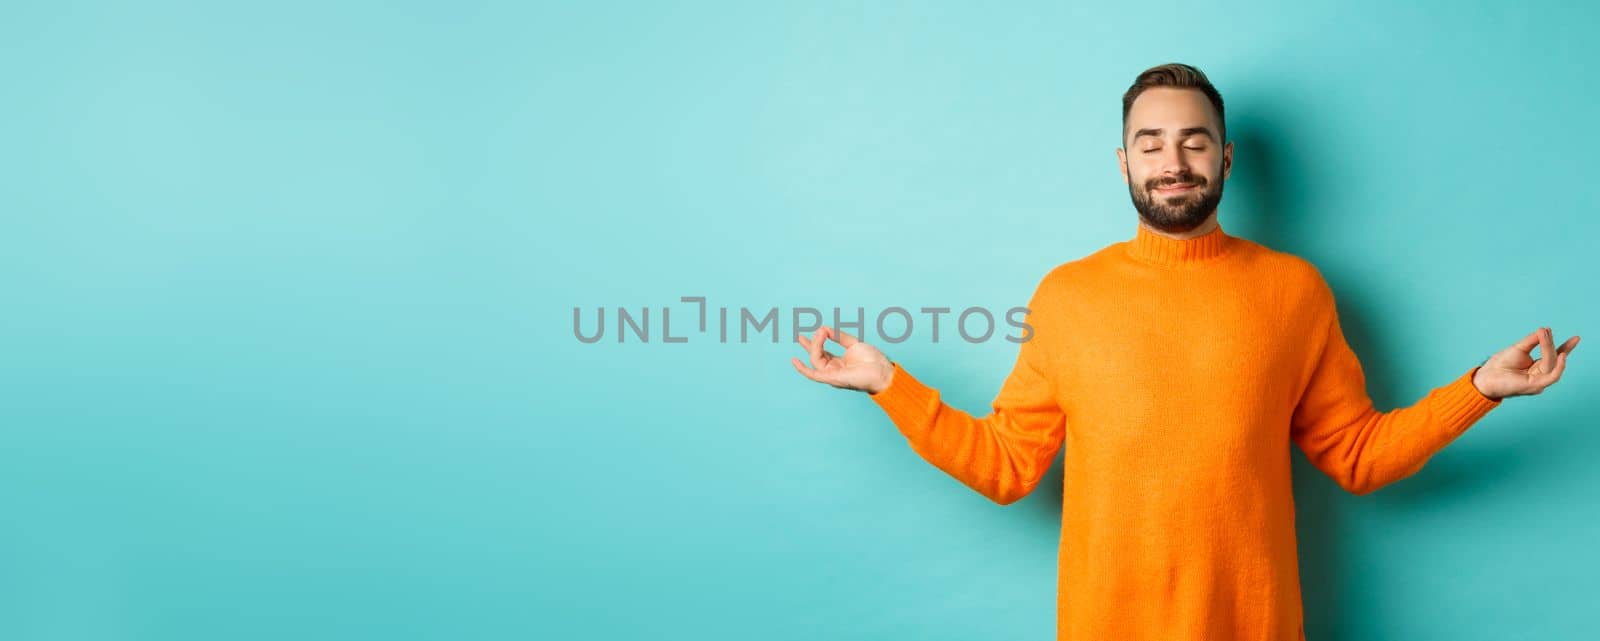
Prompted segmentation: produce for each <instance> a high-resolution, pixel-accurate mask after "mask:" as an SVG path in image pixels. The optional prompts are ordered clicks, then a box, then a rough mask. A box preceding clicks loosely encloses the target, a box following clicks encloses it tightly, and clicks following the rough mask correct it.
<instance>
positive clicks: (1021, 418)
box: [870, 341, 1066, 505]
mask: <svg viewBox="0 0 1600 641" xmlns="http://www.w3.org/2000/svg"><path fill="white" fill-rule="evenodd" d="M1033 345H1034V341H1025V342H1023V343H1022V347H1021V350H1020V351H1019V352H1018V355H1017V360H1016V363H1015V364H1014V365H1013V366H1012V368H1011V373H1010V375H1009V376H1008V377H1007V378H1006V380H1005V382H1004V384H1003V385H1002V386H1001V389H1000V393H999V395H998V396H996V398H995V400H994V402H993V404H992V411H991V412H990V413H988V414H986V415H985V416H983V417H981V418H974V417H973V416H972V415H971V414H968V413H967V412H964V411H962V410H960V409H957V408H954V407H951V406H949V405H947V404H945V403H944V402H943V401H942V400H941V399H940V395H939V391H938V390H937V389H934V388H932V387H929V386H927V385H924V384H923V383H922V382H921V381H919V380H917V379H916V378H915V377H913V376H911V373H910V372H907V371H906V370H905V369H904V368H903V367H902V366H901V364H900V363H899V362H894V361H891V364H892V365H893V367H894V377H893V378H892V379H890V381H889V386H888V387H886V388H884V389H883V390H882V391H879V392H878V393H877V394H872V395H870V397H871V398H872V400H873V402H875V403H877V404H878V406H879V407H881V408H883V410H884V412H885V413H887V414H888V416H889V418H890V419H891V420H892V421H893V422H894V424H895V426H896V427H897V428H899V430H900V433H901V434H904V435H905V437H906V440H907V441H908V442H909V443H910V444H911V448H912V449H913V450H915V451H916V452H917V453H918V454H919V455H921V456H922V457H923V458H924V459H926V460H927V461H928V462H929V463H932V464H933V465H934V466H935V467H938V468H939V469H941V470H944V471H945V472H946V473H948V474H949V475H950V476H953V477H955V478H956V480H959V481H961V482H962V483H963V484H965V485H967V486H968V487H970V488H972V489H974V490H977V491H978V492H979V493H980V494H983V495H984V496H986V497H988V498H989V499H990V500H992V501H994V502H996V503H999V504H1001V505H1009V504H1011V503H1014V502H1016V501H1018V500H1019V499H1021V498H1022V497H1024V496H1027V495H1028V493H1030V492H1032V491H1033V489H1034V487H1036V486H1037V485H1038V484H1039V480H1040V478H1042V477H1043V476H1044V473H1045V471H1046V470H1047V469H1049V467H1050V463H1051V462H1052V461H1054V460H1055V455H1056V452H1057V451H1059V450H1060V448H1061V443H1062V439H1063V437H1064V434H1065V426H1066V417H1065V415H1064V414H1063V413H1062V411H1061V408H1060V407H1059V405H1058V404H1057V402H1056V399H1055V396H1054V394H1053V393H1052V386H1051V384H1050V381H1049V379H1048V378H1046V376H1045V375H1044V374H1043V373H1041V372H1040V371H1039V370H1038V369H1037V368H1036V366H1035V365H1034V363H1033V362H1032V357H1031V353H1032V351H1033V349H1034V347H1032V346H1033Z"/></svg>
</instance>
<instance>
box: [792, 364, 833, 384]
mask: <svg viewBox="0 0 1600 641" xmlns="http://www.w3.org/2000/svg"><path fill="white" fill-rule="evenodd" d="M789 363H790V364H792V365H794V369H795V371H797V372H800V375H801V376H804V377H806V378H809V379H811V380H813V381H816V382H818V383H826V382H827V381H825V380H822V376H821V374H819V373H818V372H817V371H816V370H813V369H811V368H808V367H806V366H805V365H802V364H801V363H800V359H799V358H791V359H789Z"/></svg>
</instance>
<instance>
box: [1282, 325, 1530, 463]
mask: <svg viewBox="0 0 1600 641" xmlns="http://www.w3.org/2000/svg"><path fill="white" fill-rule="evenodd" d="M1327 305H1328V307H1327V309H1328V312H1327V314H1326V315H1327V317H1328V321H1327V325H1326V327H1325V328H1324V329H1323V332H1322V340H1323V347H1322V350H1321V352H1320V355H1319V356H1318V360H1317V362H1316V365H1315V367H1314V369H1313V370H1312V374H1311V378H1310V381H1309V382H1308V383H1307V384H1306V389H1305V391H1304V393H1303V394H1302V396H1301V398H1300V402H1299V404H1298V405H1297V406H1296V408H1295V410H1294V415H1293V419H1292V423H1291V428H1290V436H1291V438H1292V439H1293V441H1294V443H1295V444H1296V445H1298V446H1299V447H1300V449H1301V450H1302V451H1304V452H1305V454H1306V457H1307V458H1308V459H1310V461H1311V463H1312V464H1313V465H1315V466H1316V467H1317V468H1318V469H1320V470H1322V471H1323V473H1325V474H1327V475H1328V476H1329V477H1332V478H1333V480H1335V481H1337V482H1338V483H1339V486H1340V487H1343V488H1344V489H1345V490H1346V491H1349V492H1351V493H1354V494H1369V493H1371V492H1373V491H1374V490H1377V489H1378V488H1381V487H1383V486H1385V485H1388V484H1390V483H1393V482H1395V481H1398V480H1400V479H1403V478H1405V477H1407V476H1410V475H1412V474H1414V473H1416V472H1417V471H1418V470H1420V469H1422V466H1423V464H1424V463H1426V462H1427V461H1428V459H1429V458H1430V457H1432V456H1433V454H1434V453H1435V452H1437V451H1439V450H1440V449H1443V448H1444V446H1446V445H1448V444H1449V443H1450V442H1451V441H1453V440H1454V439H1455V438H1456V437H1457V436H1460V435H1461V434H1462V433H1463V432H1465V431H1466V430H1467V428H1468V427H1471V426H1472V424H1473V423H1475V422H1476V421H1477V420H1478V419H1479V418H1482V417H1483V415H1484V414H1487V413H1488V412H1489V410H1491V409H1494V408H1495V407H1498V406H1499V405H1500V400H1499V399H1491V398H1489V397H1487V396H1485V395H1484V394H1483V393H1481V392H1479V391H1478V388H1476V387H1475V386H1473V382H1472V380H1473V375H1474V374H1476V373H1477V370H1478V367H1473V368H1472V369H1470V370H1467V371H1466V372H1465V373H1463V374H1461V375H1460V376H1457V377H1456V378H1455V379H1454V380H1452V381H1450V382H1449V383H1447V384H1445V385H1443V386H1441V387H1437V388H1435V389H1433V390H1432V391H1430V392H1429V393H1428V394H1427V395H1426V396H1424V397H1423V398H1422V399H1421V400H1419V401H1417V402H1416V403H1415V404H1413V405H1411V406H1410V407H1402V408H1399V409H1395V410H1391V411H1388V412H1379V411H1377V410H1376V409H1374V408H1373V405H1372V399H1371V398H1369V397H1368V396H1367V389H1366V379H1365V377H1364V375H1363V374H1362V371H1361V363H1360V362H1359V361H1358V360H1357V359H1356V355H1355V353H1354V352H1352V351H1351V350H1350V346H1349V345H1348V344H1347V343H1346V342H1345V338H1344V333H1343V331H1342V330H1341V328H1340V326H1339V317H1338V313H1337V312H1336V311H1334V310H1333V305H1332V302H1331V300H1330V302H1329V303H1328V304H1327Z"/></svg>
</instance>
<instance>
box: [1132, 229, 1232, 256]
mask: <svg viewBox="0 0 1600 641" xmlns="http://www.w3.org/2000/svg"><path fill="white" fill-rule="evenodd" d="M1236 244H1237V242H1236V239H1235V238H1234V237H1233V236H1229V235H1228V234H1227V233H1226V232H1223V231H1222V223H1221V222H1218V223H1217V226H1216V227H1215V228H1213V229H1212V230H1211V231H1209V232H1206V233H1205V234H1203V235H1200V236H1196V237H1194V238H1187V239H1182V240H1179V239H1176V238H1168V237H1166V236H1162V235H1161V234H1158V233H1156V232H1154V231H1151V230H1150V229H1148V228H1146V227H1145V226H1144V225H1143V224H1139V225H1138V226H1137V230H1136V231H1135V232H1134V236H1133V240H1130V241H1128V256H1129V257H1131V258H1134V259H1136V260H1140V261H1143V262H1146V263H1152V264H1156V265H1186V264H1191V263H1201V262H1205V261H1209V260H1212V259H1215V258H1219V257H1222V256H1224V255H1227V253H1228V252H1229V251H1231V250H1232V249H1233V248H1234V246H1235V245H1236Z"/></svg>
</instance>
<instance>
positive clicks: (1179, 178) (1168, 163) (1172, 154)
mask: <svg viewBox="0 0 1600 641" xmlns="http://www.w3.org/2000/svg"><path fill="white" fill-rule="evenodd" d="M1181 147H1182V145H1166V146H1165V147H1164V148H1163V149H1162V150H1161V158H1160V161H1161V162H1160V165H1159V166H1158V167H1157V172H1158V175H1159V176H1160V177H1159V178H1157V179H1156V184H1157V186H1161V185H1170V184H1173V183H1193V182H1196V181H1197V180H1198V178H1197V177H1196V176H1195V175H1194V172H1191V171H1189V161H1188V159H1187V158H1185V157H1184V155H1183V149H1182V148H1181Z"/></svg>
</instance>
